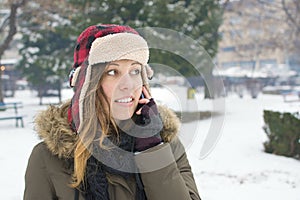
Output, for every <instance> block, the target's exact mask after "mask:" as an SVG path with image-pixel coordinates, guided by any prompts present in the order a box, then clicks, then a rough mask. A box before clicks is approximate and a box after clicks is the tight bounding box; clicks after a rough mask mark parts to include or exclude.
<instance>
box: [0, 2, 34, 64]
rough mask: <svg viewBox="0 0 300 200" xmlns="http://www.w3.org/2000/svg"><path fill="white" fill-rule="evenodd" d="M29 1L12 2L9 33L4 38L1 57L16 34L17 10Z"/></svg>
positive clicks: (0, 48) (0, 50) (0, 47)
mask: <svg viewBox="0 0 300 200" xmlns="http://www.w3.org/2000/svg"><path fill="white" fill-rule="evenodd" d="M27 1H28V0H21V1H20V2H18V3H12V4H11V5H10V14H9V17H8V20H9V23H8V26H9V31H8V35H7V36H6V38H5V39H4V42H3V43H2V44H1V45H0V58H1V57H2V55H3V53H4V51H5V50H6V49H7V48H8V47H9V43H10V42H11V41H12V39H13V37H14V35H15V34H16V33H17V25H16V18H17V10H18V8H19V7H21V6H24V5H25V4H26V3H27ZM1 28H2V27H1ZM2 31H3V30H2Z"/></svg>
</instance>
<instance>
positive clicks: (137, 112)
mask: <svg viewBox="0 0 300 200" xmlns="http://www.w3.org/2000/svg"><path fill="white" fill-rule="evenodd" d="M149 101H150V100H149V99H140V100H139V104H147V103H149ZM135 113H136V114H137V115H140V114H141V113H142V108H140V109H139V110H138V111H136V112H135Z"/></svg>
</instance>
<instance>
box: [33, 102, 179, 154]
mask: <svg viewBox="0 0 300 200" xmlns="http://www.w3.org/2000/svg"><path fill="white" fill-rule="evenodd" d="M69 106H70V101H67V102H65V103H64V104H62V105H60V106H49V108H48V109H47V110H45V111H42V112H40V113H39V114H38V115H37V116H36V118H35V130H36V131H37V133H38V136H39V137H40V138H41V139H42V140H43V141H44V142H45V144H46V145H47V147H48V149H49V150H50V152H51V153H52V154H53V155H57V156H58V157H59V158H72V157H73V152H74V148H75V146H76V143H77V140H78V139H79V137H78V135H77V134H76V133H74V132H73V131H72V129H71V128H70V126H69V123H68V119H67V112H68V108H69ZM158 110H159V113H160V115H161V118H162V121H163V129H162V131H161V136H162V138H163V140H164V141H165V142H170V141H171V140H172V138H173V137H174V136H175V135H176V134H177V133H178V131H179V127H180V121H179V119H178V118H177V116H176V115H175V113H174V112H173V111H171V110H170V109H169V108H167V107H165V106H158Z"/></svg>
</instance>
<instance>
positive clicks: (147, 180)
mask: <svg viewBox="0 0 300 200" xmlns="http://www.w3.org/2000/svg"><path fill="white" fill-rule="evenodd" d="M148 60H149V48H148V45H147V43H146V41H145V40H144V39H143V38H142V37H141V36H140V35H139V34H138V33H137V32H136V31H135V30H134V29H132V28H130V27H128V26H120V25H95V26H90V27H88V28H87V29H86V30H84V31H83V32H82V33H81V34H80V36H79V37H78V39H77V45H76V47H75V51H74V65H73V70H72V72H71V74H70V85H71V86H72V87H73V88H74V95H73V97H72V100H71V101H68V102H66V103H64V104H62V105H60V106H56V107H54V106H50V108H48V109H47V110H46V111H43V112H41V113H40V114H39V115H38V116H37V117H36V120H35V123H36V131H37V132H38V134H39V136H40V138H41V139H42V140H43V141H42V142H41V143H39V144H37V145H36V146H35V147H34V149H33V151H32V154H31V156H30V158H29V161H28V166H27V170H26V175H25V192H24V199H25V200H34V199H43V200H47V199H68V200H69V199H80V200H83V199H99V200H100V199H101V200H102V199H111V200H113V199H124V200H125V199H132V200H133V199H138V200H143V199H149V200H152V199H172V200H176V199H178V200H184V199H200V197H199V195H198V191H197V187H196V184H195V181H194V178H193V174H192V171H191V168H190V165H189V163H188V160H187V157H186V154H185V151H184V148H183V146H182V144H181V143H180V141H179V140H178V138H177V136H176V134H177V132H178V129H179V120H178V118H177V117H176V116H175V114H174V113H173V112H172V111H170V110H169V109H167V108H165V107H162V106H156V104H155V101H154V100H153V98H151V95H150V90H149V85H148V81H147V79H150V78H151V77H152V75H153V71H152V70H151V68H150V67H149V66H148V65H147V62H148Z"/></svg>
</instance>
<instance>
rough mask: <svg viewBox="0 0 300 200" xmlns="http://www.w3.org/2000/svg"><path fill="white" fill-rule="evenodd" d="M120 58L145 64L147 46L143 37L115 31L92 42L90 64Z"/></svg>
mask: <svg viewBox="0 0 300 200" xmlns="http://www.w3.org/2000/svg"><path fill="white" fill-rule="evenodd" d="M122 59H128V60H134V61H137V62H139V63H141V64H142V65H146V64H147V63H148V60H149V47H148V45H147V42H146V41H145V40H144V38H142V37H141V36H140V35H137V34H133V33H115V34H110V35H106V36H104V37H99V38H97V39H95V41H94V42H93V43H92V46H91V49H90V53H89V58H88V61H89V64H90V65H94V64H97V63H105V62H111V61H116V60H122Z"/></svg>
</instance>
